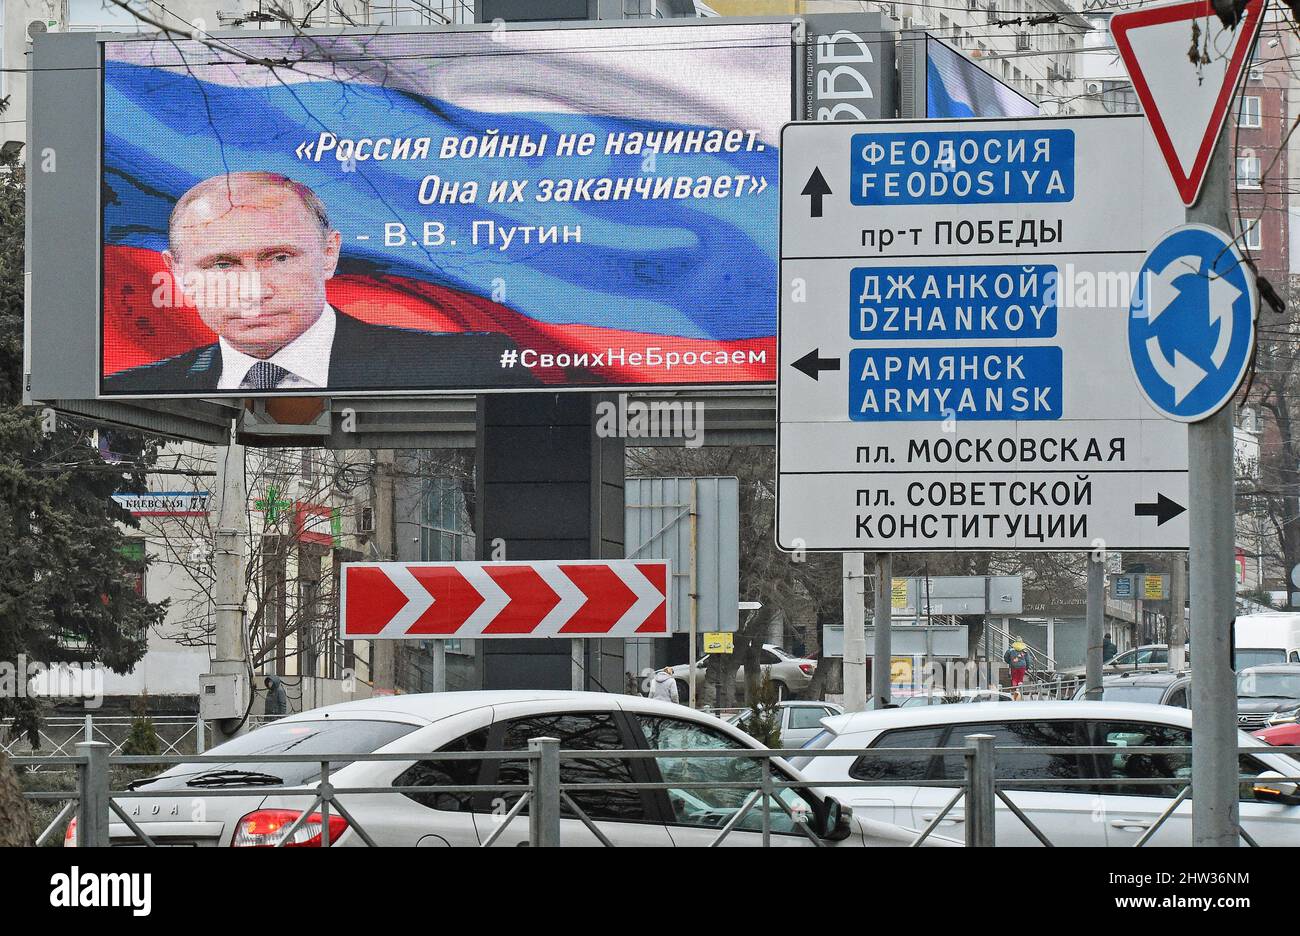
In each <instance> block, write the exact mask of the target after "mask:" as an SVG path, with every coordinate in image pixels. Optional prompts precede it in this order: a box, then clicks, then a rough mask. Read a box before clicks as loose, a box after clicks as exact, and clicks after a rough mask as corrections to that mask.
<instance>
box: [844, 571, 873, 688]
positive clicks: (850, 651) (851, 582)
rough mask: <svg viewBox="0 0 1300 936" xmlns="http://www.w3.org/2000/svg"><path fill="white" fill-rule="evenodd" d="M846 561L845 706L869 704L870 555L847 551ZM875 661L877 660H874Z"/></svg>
mask: <svg viewBox="0 0 1300 936" xmlns="http://www.w3.org/2000/svg"><path fill="white" fill-rule="evenodd" d="M842 561H843V564H844V661H843V669H844V710H845V711H846V712H861V711H863V710H864V709H866V707H867V635H866V615H867V609H866V595H865V593H864V582H863V576H864V575H865V574H866V557H865V556H863V554H862V553H860V552H846V553H845V554H844V558H843V560H842ZM873 665H874V664H873Z"/></svg>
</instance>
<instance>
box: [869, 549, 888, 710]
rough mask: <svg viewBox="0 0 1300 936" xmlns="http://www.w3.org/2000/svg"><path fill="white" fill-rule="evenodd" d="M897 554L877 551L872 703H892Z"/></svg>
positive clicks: (872, 705) (873, 704)
mask: <svg viewBox="0 0 1300 936" xmlns="http://www.w3.org/2000/svg"><path fill="white" fill-rule="evenodd" d="M893 584H894V557H893V556H892V555H890V554H889V553H876V604H875V615H874V616H875V622H876V639H875V645H874V647H873V649H872V654H871V707H872V708H873V709H879V708H884V707H885V706H886V705H888V704H889V681H890V675H891V673H890V670H891V666H890V664H891V663H892V662H893V656H894V654H893V639H894V593H893Z"/></svg>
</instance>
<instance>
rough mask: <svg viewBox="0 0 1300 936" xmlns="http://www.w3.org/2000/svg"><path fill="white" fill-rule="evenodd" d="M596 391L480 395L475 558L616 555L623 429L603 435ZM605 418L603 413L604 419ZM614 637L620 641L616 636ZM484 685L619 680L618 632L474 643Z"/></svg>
mask: <svg viewBox="0 0 1300 936" xmlns="http://www.w3.org/2000/svg"><path fill="white" fill-rule="evenodd" d="M602 403H604V404H605V405H607V406H611V405H617V401H615V402H613V403H611V402H610V398H609V397H608V396H605V395H599V394H576V393H511V394H492V395H484V396H480V397H479V404H478V450H477V453H476V458H475V462H476V464H475V477H476V479H477V484H478V487H477V492H476V508H475V523H474V533H475V539H476V545H477V549H478V558H479V559H480V560H481V561H485V562H487V561H493V560H497V561H500V560H505V561H507V562H509V561H516V560H529V559H621V558H623V500H624V498H623V455H624V448H623V441H624V440H623V438H622V437H621V436H602V434H601V433H600V432H599V431H598V429H597V426H598V425H600V424H601V423H599V422H598V420H597V418H596V417H597V413H598V409H597V408H598V407H600V406H601V404H602ZM607 422H608V420H606V423H607ZM615 641H617V644H615ZM477 647H478V654H479V660H478V663H479V672H480V685H481V688H483V689H591V690H608V691H611V692H617V691H620V690H621V689H622V688H623V685H624V676H623V663H622V660H623V652H622V639H621V638H608V639H607V643H606V644H605V647H607V648H608V650H609V652H608V653H601V652H599V650H600V649H601V647H602V645H601V643H600V642H599V639H598V638H584V639H573V640H564V639H559V640H528V639H519V640H512V639H496V640H490V641H488V640H485V641H481V642H478V643H477Z"/></svg>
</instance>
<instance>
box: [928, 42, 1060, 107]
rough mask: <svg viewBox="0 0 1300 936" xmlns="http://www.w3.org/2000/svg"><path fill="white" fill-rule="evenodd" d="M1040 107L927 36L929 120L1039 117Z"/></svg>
mask: <svg viewBox="0 0 1300 936" xmlns="http://www.w3.org/2000/svg"><path fill="white" fill-rule="evenodd" d="M1038 113H1039V109H1038V105H1037V104H1035V103H1034V102H1033V101H1031V100H1030V99H1029V98H1027V97H1025V96H1024V95H1023V94H1021V93H1020V92H1018V91H1016V90H1015V89H1014V88H1012V87H1011V86H1010V85H1007V84H1004V83H1003V82H1001V81H999V80H998V79H997V78H994V77H993V75H991V74H990V73H988V72H987V71H985V70H984V69H982V68H980V67H979V66H978V65H977V64H975V63H974V62H972V61H971V60H970V59H968V58H967V57H966V56H964V55H962V54H961V53H960V52H958V51H957V50H955V49H952V48H950V47H948V46H947V45H945V44H944V43H942V42H940V41H938V40H937V39H934V38H933V37H930V36H927V37H926V41H925V115H926V116H927V117H948V118H951V117H1037V116H1038Z"/></svg>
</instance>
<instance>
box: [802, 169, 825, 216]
mask: <svg viewBox="0 0 1300 936" xmlns="http://www.w3.org/2000/svg"><path fill="white" fill-rule="evenodd" d="M799 194H800V195H807V196H809V198H810V199H811V211H812V214H811V215H809V217H813V218H820V217H821V216H822V198H824V197H825V196H827V195H830V194H831V187H830V186H829V185H827V184H826V177H825V176H824V175H822V171H821V168H820V167H815V168H814V169H813V171H812V175H810V176H809V177H808V184H807V185H805V186H804V187H803V191H802V192H800V193H799Z"/></svg>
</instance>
